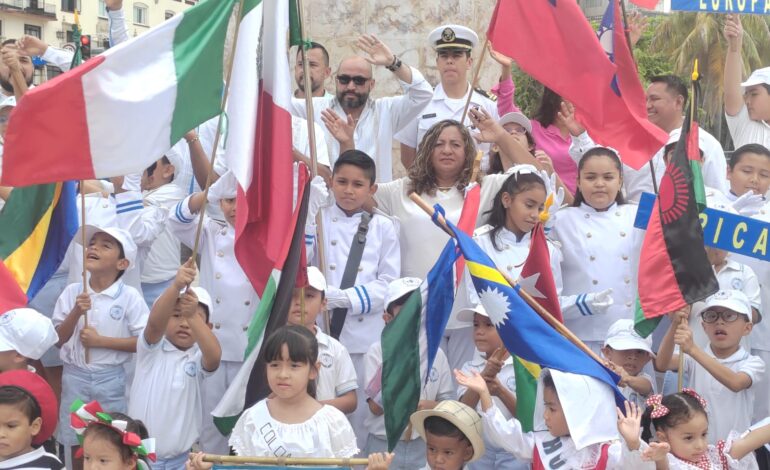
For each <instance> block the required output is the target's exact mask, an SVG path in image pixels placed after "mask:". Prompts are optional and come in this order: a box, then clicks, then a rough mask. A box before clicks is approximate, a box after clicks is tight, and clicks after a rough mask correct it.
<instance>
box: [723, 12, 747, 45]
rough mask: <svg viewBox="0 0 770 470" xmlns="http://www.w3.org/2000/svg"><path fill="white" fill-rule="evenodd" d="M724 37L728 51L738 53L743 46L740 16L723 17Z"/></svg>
mask: <svg viewBox="0 0 770 470" xmlns="http://www.w3.org/2000/svg"><path fill="white" fill-rule="evenodd" d="M724 35H725V39H727V46H728V47H729V49H730V51H732V52H740V50H741V45H742V44H743V25H742V24H741V18H740V16H738V15H726V16H725V28H724Z"/></svg>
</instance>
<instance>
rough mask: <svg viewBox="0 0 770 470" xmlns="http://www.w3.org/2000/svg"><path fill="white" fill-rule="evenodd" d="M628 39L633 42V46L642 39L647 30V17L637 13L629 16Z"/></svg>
mask: <svg viewBox="0 0 770 470" xmlns="http://www.w3.org/2000/svg"><path fill="white" fill-rule="evenodd" d="M627 26H628V38H629V39H630V40H631V46H635V45H636V43H638V42H639V40H640V39H641V38H642V34H643V33H644V30H645V29H646V28H647V17H646V16H644V15H642V14H641V13H639V12H638V11H635V12H633V13H631V14H630V15H628V25H627Z"/></svg>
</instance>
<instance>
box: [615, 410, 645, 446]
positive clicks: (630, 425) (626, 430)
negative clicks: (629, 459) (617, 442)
mask: <svg viewBox="0 0 770 470" xmlns="http://www.w3.org/2000/svg"><path fill="white" fill-rule="evenodd" d="M625 408H626V414H625V416H624V415H623V412H622V411H620V408H615V409H616V410H617V413H618V433H620V435H621V436H622V437H623V440H624V441H626V444H627V445H628V448H629V449H631V450H637V449H639V430H640V427H641V423H642V412H641V411H640V410H639V407H638V406H636V403H630V402H628V400H626V402H625Z"/></svg>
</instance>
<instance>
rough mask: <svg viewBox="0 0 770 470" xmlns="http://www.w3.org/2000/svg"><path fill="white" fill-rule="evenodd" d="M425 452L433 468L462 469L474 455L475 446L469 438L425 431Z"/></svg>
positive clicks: (435, 469)
mask: <svg viewBox="0 0 770 470" xmlns="http://www.w3.org/2000/svg"><path fill="white" fill-rule="evenodd" d="M425 447H426V449H425V452H426V457H427V460H428V467H430V468H431V470H460V469H461V468H463V465H465V462H467V461H468V460H470V459H471V457H473V446H471V443H470V442H468V440H467V439H463V438H459V437H453V436H437V435H435V434H431V433H430V432H428V431H425Z"/></svg>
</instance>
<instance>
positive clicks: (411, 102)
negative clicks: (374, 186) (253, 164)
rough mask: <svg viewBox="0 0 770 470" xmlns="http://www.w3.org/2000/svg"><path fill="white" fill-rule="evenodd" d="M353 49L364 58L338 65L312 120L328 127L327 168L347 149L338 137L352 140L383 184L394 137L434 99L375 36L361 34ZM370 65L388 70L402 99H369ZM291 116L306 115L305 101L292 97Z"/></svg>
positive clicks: (425, 84)
mask: <svg viewBox="0 0 770 470" xmlns="http://www.w3.org/2000/svg"><path fill="white" fill-rule="evenodd" d="M357 45H358V48H359V49H361V50H362V51H363V52H364V53H365V54H366V56H365V57H361V56H351V57H347V58H345V59H343V60H342V61H341V62H340V65H339V68H338V69H337V73H336V76H335V82H336V94H335V96H334V97H327V96H324V97H318V98H313V112H314V114H315V116H314V118H315V121H316V122H317V123H319V124H322V123H324V124H327V129H326V132H325V137H326V142H327V144H328V145H329V156H330V159H331V162H330V163H331V164H332V165H334V161H335V160H336V159H337V156H339V154H340V151H341V150H347V149H348V148H346V147H347V146H348V145H349V142H346V143H345V145H344V146H342V148H341V144H340V142H339V141H338V140H337V138H336V137H340V133H343V134H346V135H347V136H348V137H350V136H352V140H353V145H354V147H355V148H356V149H358V150H361V151H363V152H365V153H366V154H368V155H370V156H371V157H372V158H373V159H374V161H375V163H376V165H377V181H378V182H387V181H390V180H391V179H392V167H393V159H392V155H391V154H392V148H393V135H394V134H395V133H396V132H397V131H399V130H401V129H402V128H404V127H405V126H406V125H407V124H408V123H409V122H410V121H412V120H413V119H414V118H415V117H417V116H418V115H419V113H420V111H422V108H424V107H425V105H426V104H427V103H428V101H430V99H431V96H433V89H432V88H431V86H430V84H429V83H428V82H427V81H426V80H425V77H423V76H422V74H421V73H420V72H419V71H418V70H417V69H415V68H413V67H410V66H408V65H406V64H403V63H402V62H401V59H399V58H398V57H397V56H396V55H395V54H393V52H391V50H390V48H389V47H388V46H387V45H385V44H384V43H383V42H382V41H380V40H379V39H377V38H376V37H375V36H372V35H362V36H361V37H360V38H359V39H358V43H357ZM372 65H380V66H383V67H385V68H387V69H388V70H390V71H391V72H393V75H395V76H396V78H397V79H398V81H399V83H400V85H401V88H402V90H403V92H404V93H403V95H401V96H392V97H384V98H378V99H372V98H371V97H370V94H371V92H372V90H373V89H374V85H375V80H374V78H372ZM291 112H292V113H293V114H295V115H297V116H299V117H303V118H304V117H306V116H307V110H306V109H305V100H304V99H303V100H299V99H296V98H295V99H293V100H292V105H291ZM329 127H332V128H333V130H334V132H332V131H330V130H329ZM339 131H341V132H339ZM335 136H336V137H335Z"/></svg>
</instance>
